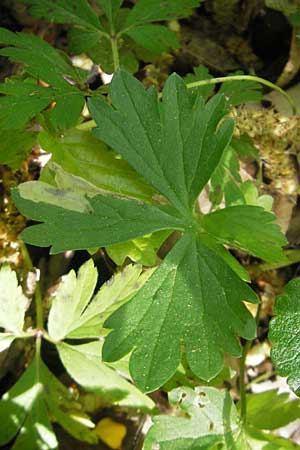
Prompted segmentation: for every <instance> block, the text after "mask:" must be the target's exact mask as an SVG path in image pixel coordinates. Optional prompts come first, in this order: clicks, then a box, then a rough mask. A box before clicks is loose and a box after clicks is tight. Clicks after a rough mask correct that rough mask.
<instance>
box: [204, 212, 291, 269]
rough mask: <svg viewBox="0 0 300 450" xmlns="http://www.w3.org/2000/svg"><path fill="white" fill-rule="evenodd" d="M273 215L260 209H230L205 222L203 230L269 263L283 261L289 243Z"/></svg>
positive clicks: (212, 214)
mask: <svg viewBox="0 0 300 450" xmlns="http://www.w3.org/2000/svg"><path fill="white" fill-rule="evenodd" d="M274 220H275V216H274V214H272V213H270V212H267V211H265V210H264V209H263V208H261V207H259V206H252V205H241V206H239V205H238V206H231V207H228V208H225V209H221V210H219V211H215V212H213V213H211V214H207V215H206V216H204V217H203V218H202V222H201V223H202V226H203V227H204V229H205V230H206V231H207V232H208V233H210V234H212V235H213V236H215V237H216V238H218V239H219V240H220V241H221V242H223V243H226V244H229V245H231V246H232V247H235V248H238V249H240V250H244V251H246V252H249V253H251V254H253V255H256V256H258V257H259V258H262V259H264V260H266V261H270V262H278V261H284V260H285V256H284V253H283V252H282V248H281V247H282V246H283V245H285V244H286V243H287V241H286V239H285V237H284V236H283V234H282V233H281V231H280V228H279V226H278V225H277V224H275V223H274Z"/></svg>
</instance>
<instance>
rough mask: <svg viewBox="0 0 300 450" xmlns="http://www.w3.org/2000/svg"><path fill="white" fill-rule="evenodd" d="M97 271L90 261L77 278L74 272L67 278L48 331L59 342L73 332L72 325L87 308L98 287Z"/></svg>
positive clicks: (53, 304) (61, 289)
mask: <svg viewBox="0 0 300 450" xmlns="http://www.w3.org/2000/svg"><path fill="white" fill-rule="evenodd" d="M97 278H98V273H97V269H96V267H95V266H94V263H93V260H92V259H90V260H89V261H87V262H86V263H85V264H83V265H82V266H81V268H80V269H79V272H78V276H77V278H76V274H75V272H74V270H71V271H70V272H69V273H68V275H66V276H65V278H64V280H63V282H62V283H61V284H60V286H59V288H58V290H57V292H56V295H55V297H54V300H53V302H52V305H51V309H50V313H49V319H48V330H49V334H50V336H51V337H52V338H53V339H55V340H57V341H59V340H62V339H64V338H65V337H66V336H67V335H68V333H69V332H70V331H71V330H72V325H73V323H74V321H75V320H76V319H78V318H79V317H80V316H81V314H82V313H83V311H84V310H85V308H86V307H87V305H88V303H89V301H90V299H91V297H92V295H93V293H94V290H95V287H96V283H97Z"/></svg>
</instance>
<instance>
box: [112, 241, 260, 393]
mask: <svg viewBox="0 0 300 450" xmlns="http://www.w3.org/2000/svg"><path fill="white" fill-rule="evenodd" d="M191 268H193V270H191ZM242 300H248V301H250V302H253V303H255V302H257V298H256V295H255V294H254V292H253V291H252V290H251V289H250V288H249V287H248V286H247V285H246V284H245V283H243V282H242V281H241V280H240V279H239V278H238V277H237V275H235V273H234V272H233V271H232V270H231V269H230V268H229V267H228V266H227V265H226V263H225V262H224V261H223V260H222V259H221V258H219V257H218V256H217V255H216V254H215V253H214V252H212V251H211V250H210V249H209V248H207V247H206V246H205V245H204V244H203V243H202V242H201V240H199V239H197V240H196V239H195V238H194V237H193V236H191V235H189V234H187V235H185V236H184V237H182V238H181V239H180V241H178V242H177V244H176V245H175V247H174V248H173V249H172V250H171V252H170V253H169V254H168V255H167V257H166V259H165V260H164V263H163V264H162V265H161V266H160V267H159V268H158V269H157V270H156V271H155V273H154V274H153V275H152V276H151V278H150V279H149V280H148V281H147V282H146V284H145V286H144V288H143V289H142V290H141V291H140V292H138V293H137V294H136V295H135V297H134V298H133V299H131V300H130V301H129V302H128V303H126V304H125V305H123V306H122V307H121V308H120V309H118V310H117V311H116V312H115V313H113V314H112V315H111V316H110V317H109V319H108V320H107V321H106V322H105V326H106V327H107V328H112V329H113V330H114V331H113V332H111V333H110V334H109V335H108V337H107V338H106V340H105V343H104V347H103V357H104V360H106V361H115V360H117V359H120V358H121V357H122V356H124V355H126V354H127V353H129V352H130V351H131V350H132V349H134V350H133V353H132V355H131V359H130V372H131V374H132V376H133V378H134V380H135V381H136V383H137V385H138V386H139V388H140V389H141V390H143V391H145V392H150V391H152V390H154V389H156V388H157V387H159V386H161V385H162V384H164V383H165V382H166V381H168V380H169V379H170V378H171V377H172V375H173V374H174V373H175V371H176V369H177V367H178V365H179V363H180V359H181V346H182V341H183V342H184V343H185V347H186V356H187V360H188V362H189V365H190V367H191V369H192V371H193V372H194V373H195V375H197V376H199V377H200V378H202V379H205V380H210V379H211V378H213V377H214V376H215V375H217V373H218V372H219V371H220V370H221V368H222V366H223V353H224V351H226V352H228V353H230V354H232V355H234V356H239V355H240V346H239V343H238V341H237V339H236V335H237V334H238V335H240V336H243V337H245V338H246V339H251V337H253V336H254V335H255V323H254V320H253V318H252V317H251V315H250V313H249V312H248V311H247V310H246V308H245V306H244V305H243V303H242ZM215 311H219V314H218V315H216V314H215ZM162 361H164V364H163V365H162V364H161V362H162Z"/></svg>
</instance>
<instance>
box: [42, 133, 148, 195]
mask: <svg viewBox="0 0 300 450" xmlns="http://www.w3.org/2000/svg"><path fill="white" fill-rule="evenodd" d="M39 143H40V145H41V147H42V148H43V149H44V150H46V151H47V152H49V153H51V154H52V158H51V163H50V164H48V165H47V166H46V167H47V169H46V170H45V169H43V172H42V175H41V178H40V180H41V181H46V182H47V179H44V177H46V176H45V172H46V171H47V172H49V171H50V172H51V173H52V174H53V177H54V178H55V184H56V185H57V187H59V188H63V187H64V186H63V185H62V184H61V183H60V176H59V175H60V174H59V167H57V166H53V165H52V162H55V163H57V164H59V165H60V166H61V167H62V168H63V169H64V170H65V171H66V172H68V173H70V174H73V175H76V176H77V177H81V178H83V179H84V180H86V181H88V182H89V183H90V184H92V185H93V186H95V188H99V193H101V191H102V193H103V191H108V192H111V193H116V194H122V195H126V196H128V197H135V198H139V199H142V200H144V201H148V202H149V201H150V202H151V201H152V199H153V197H154V195H155V194H156V191H154V189H152V188H151V187H150V186H149V185H148V184H146V183H145V182H144V180H143V178H142V177H141V176H140V175H138V174H137V173H136V172H135V171H134V170H133V169H132V168H131V167H130V166H129V164H128V163H127V162H126V161H124V160H122V159H120V157H118V155H116V154H115V153H114V152H113V151H111V150H109V149H108V148H107V146H106V145H105V144H104V143H103V142H101V141H99V140H98V139H96V138H95V137H94V136H93V135H92V133H91V132H89V131H82V130H76V129H70V130H68V131H66V132H65V133H64V135H63V136H51V135H50V134H49V133H47V132H42V133H40V134H39ZM77 182H78V180H77ZM73 184H75V183H74V181H73ZM85 189H86V187H85Z"/></svg>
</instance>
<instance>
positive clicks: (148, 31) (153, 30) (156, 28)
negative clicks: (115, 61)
mask: <svg viewBox="0 0 300 450" xmlns="http://www.w3.org/2000/svg"><path fill="white" fill-rule="evenodd" d="M126 35H127V36H129V37H130V38H131V39H133V40H134V41H135V42H136V43H137V44H138V45H141V46H142V47H144V48H146V49H147V50H149V51H150V52H151V53H153V54H154V55H156V54H158V55H159V54H160V53H163V52H165V51H167V50H169V49H171V48H178V47H179V42H178V40H177V38H176V34H175V33H174V32H173V31H171V30H169V29H168V28H167V27H164V26H161V25H141V26H138V27H134V28H132V29H130V30H128V31H126Z"/></svg>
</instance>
